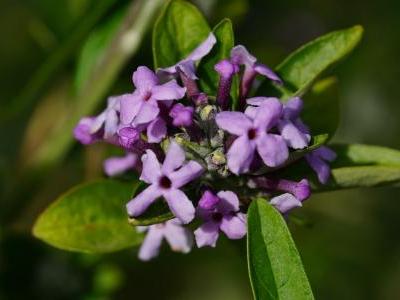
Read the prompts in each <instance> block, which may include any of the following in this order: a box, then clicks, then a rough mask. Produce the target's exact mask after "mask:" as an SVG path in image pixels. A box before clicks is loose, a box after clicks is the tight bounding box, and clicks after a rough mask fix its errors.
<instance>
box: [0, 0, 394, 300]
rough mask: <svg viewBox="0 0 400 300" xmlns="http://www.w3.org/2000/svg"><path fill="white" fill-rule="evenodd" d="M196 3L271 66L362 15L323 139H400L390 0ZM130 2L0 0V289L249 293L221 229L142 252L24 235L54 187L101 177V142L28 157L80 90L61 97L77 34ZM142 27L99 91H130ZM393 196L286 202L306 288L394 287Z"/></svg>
mask: <svg viewBox="0 0 400 300" xmlns="http://www.w3.org/2000/svg"><path fill="white" fill-rule="evenodd" d="M147 1H153V0H147ZM194 2H195V3H196V4H197V5H198V6H199V7H200V8H201V10H202V11H203V12H204V13H205V14H206V16H207V18H208V19H209V21H210V24H211V25H214V24H216V23H217V22H218V21H219V20H220V19H222V18H223V17H229V18H231V19H232V20H233V22H234V26H235V30H236V39H237V42H238V43H243V44H245V45H246V46H247V47H248V49H250V50H251V52H253V53H254V54H255V55H256V56H257V57H258V58H259V59H260V60H261V61H263V62H264V63H266V64H268V65H270V66H275V65H276V64H278V63H279V62H280V61H281V60H282V59H283V58H284V57H285V56H286V55H287V54H288V53H290V52H291V51H292V50H294V49H295V48H297V47H298V46H300V45H301V44H303V43H305V42H307V41H309V40H311V39H313V38H315V37H317V36H318V35H321V34H323V33H326V32H329V31H332V30H335V29H342V28H345V27H349V26H351V25H354V24H361V25H363V26H364V28H365V36H364V39H363V41H362V42H361V44H360V46H359V47H358V48H357V49H356V51H355V52H354V53H353V54H352V55H351V56H350V57H348V59H347V60H346V61H345V62H344V63H342V64H340V65H339V66H337V68H336V69H335V74H336V75H337V76H338V78H339V80H340V93H341V108H342V119H341V123H340V127H339V130H338V132H337V134H336V136H335V138H334V140H335V141H344V142H357V143H369V144H380V145H383V146H390V147H394V148H397V149H399V148H400V139H399V136H400V118H399V117H398V116H399V115H400V92H399V85H400V68H399V58H398V57H399V53H400V17H399V12H400V2H399V1H396V0H380V1H361V0H354V1H345V0H324V1H319V0H310V1H300V0H291V1H290V0H285V1H282V0H270V1H263V0H253V1H250V0H249V1H246V0H233V1H228V0H198V1H194ZM127 5H130V2H129V1H126V0H124V1H116V0H114V1H111V0H102V1H95V0H58V1H52V0H1V1H0V36H1V37H2V41H3V42H2V43H1V47H0V68H1V70H0V99H1V108H0V118H1V119H0V134H1V142H0V180H1V184H0V192H1V193H0V197H1V198H0V199H1V200H0V201H1V202H0V217H1V220H0V224H1V225H0V226H1V227H0V299H160V300H162V299H210V300H218V299H222V300H225V299H231V300H236V299H238V300H239V299H240V300H241V299H250V298H251V292H250V287H249V283H248V278H247V266H246V258H245V249H244V242H234V243H232V242H229V241H226V240H221V241H220V242H219V244H218V247H217V248H216V249H200V250H198V249H196V250H194V251H192V253H191V254H190V255H180V254H175V253H171V252H170V251H169V250H167V249H164V250H165V251H162V254H161V256H160V257H159V258H158V259H156V260H154V261H152V262H150V263H142V262H139V261H138V260H137V259H136V254H137V253H136V251H137V249H129V250H126V251H122V252H118V253H114V254H109V255H101V256H100V255H83V254H76V253H69V252H64V251H61V250H57V249H54V248H52V247H50V246H48V245H46V244H44V243H42V242H40V241H38V240H36V239H34V238H33V237H32V235H31V234H30V230H31V226H32V222H33V221H34V219H35V218H36V216H37V215H38V214H39V213H40V212H41V211H42V210H43V208H44V207H46V206H47V205H48V203H50V202H51V201H52V200H54V199H55V198H56V197H57V196H58V195H59V194H61V193H62V192H63V191H65V190H67V189H68V188H69V187H71V186H72V185H74V184H77V183H79V182H82V181H87V180H91V179H93V178H98V177H101V176H103V175H102V172H101V161H102V159H103V158H104V157H105V156H106V155H107V154H108V153H109V152H110V150H109V149H107V147H106V146H104V145H94V146H90V147H85V148H84V147H82V146H81V145H78V144H77V143H74V144H73V145H72V147H71V148H69V150H68V151H66V152H65V155H60V156H59V157H57V159H53V160H51V163H48V162H44V163H43V164H41V163H38V164H36V165H35V167H31V165H30V162H31V161H32V160H34V158H35V157H36V156H37V152H38V151H40V149H41V147H42V145H43V143H46V139H49V138H51V137H48V132H49V131H51V130H52V129H53V128H54V127H57V126H58V125H59V122H62V120H63V119H64V118H68V117H69V115H68V114H69V112H70V109H69V107H70V105H71V102H72V101H85V97H80V98H76V97H73V96H71V95H72V94H73V90H74V87H75V85H76V82H75V80H76V79H74V78H75V77H76V68H77V62H78V58H79V56H80V50H81V48H82V46H83V44H84V42H85V40H86V39H87V37H88V35H89V34H90V33H91V32H92V31H93V30H96V29H97V28H99V27H101V26H102V25H104V24H105V23H107V22H108V21H109V19H110V18H113V17H114V15H115V13H116V12H119V11H123V10H124V9H125V7H126V6H127ZM104 7H105V8H104ZM96 12H98V13H97V15H96ZM152 22H153V21H152ZM150 36H151V34H150V32H147V33H146V35H145V37H144V39H143V41H142V43H141V44H140V46H139V49H138V51H137V53H136V54H135V55H134V56H133V57H132V58H130V60H129V62H128V63H127V64H126V65H125V66H124V67H123V69H122V70H121V72H119V75H118V77H117V80H115V82H114V83H113V84H112V86H111V87H110V88H106V90H107V93H108V94H111V93H118V92H121V91H124V90H125V91H127V90H130V89H131V88H132V86H131V83H130V75H131V73H132V71H133V70H134V69H135V68H136V67H137V66H138V65H151V64H152V62H151V47H150V46H151V38H150ZM43 66H44V67H43ZM38 72H41V73H40V74H39V75H38ZM34 74H36V75H34ZM32 76H36V77H35V78H36V79H35V80H36V81H33V82H32V80H31V78H32ZM38 86H40V87H41V88H40V89H38V88H37V87H38ZM90 88H91V87H87V89H89V90H90ZM93 88H97V87H95V86H94V87H93ZM104 99H105V98H104ZM104 104H105V102H104V101H102V102H101V103H99V104H98V105H97V106H96V107H97V109H96V111H98V110H99V109H100V108H101V107H102V106H104ZM321 117H323V116H321ZM66 133H67V135H69V132H66ZM43 161H45V160H43ZM399 196H400V193H399V189H395V188H379V189H374V190H351V191H342V192H335V193H329V194H320V195H318V196H313V197H312V198H311V199H310V200H309V201H308V202H307V203H306V205H305V207H304V209H301V210H298V211H296V215H298V216H300V217H301V218H302V219H303V220H304V223H305V224H303V225H300V224H290V227H291V230H292V232H293V236H294V239H295V241H296V243H297V245H298V248H299V251H300V253H301V256H302V258H303V262H304V265H305V269H306V271H307V273H308V275H309V278H310V281H311V285H312V287H313V290H314V293H315V296H316V298H317V299H364V300H365V299H398V298H399V295H400V238H399V232H400V218H399V215H400V203H399V201H400V199H399Z"/></svg>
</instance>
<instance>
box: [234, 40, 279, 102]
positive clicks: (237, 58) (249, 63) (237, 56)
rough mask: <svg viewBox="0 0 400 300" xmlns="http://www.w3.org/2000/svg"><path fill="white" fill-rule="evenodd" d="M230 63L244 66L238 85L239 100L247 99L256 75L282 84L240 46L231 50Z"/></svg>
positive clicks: (271, 72) (270, 71)
mask: <svg viewBox="0 0 400 300" xmlns="http://www.w3.org/2000/svg"><path fill="white" fill-rule="evenodd" d="M231 61H232V63H234V64H236V65H244V73H243V77H242V81H241V84H240V98H241V99H242V101H243V100H244V99H245V98H246V97H247V95H248V93H249V91H250V89H251V87H252V84H253V81H254V79H255V77H256V75H257V74H260V75H263V76H265V77H267V78H268V79H271V80H272V81H275V82H277V83H279V84H282V80H281V79H280V78H279V77H278V76H277V75H276V74H275V73H274V72H273V71H272V70H271V69H270V68H268V67H267V66H266V65H263V64H261V63H259V62H257V59H256V58H255V57H254V56H253V55H251V54H250V53H249V52H248V51H247V49H246V48H245V47H244V46H242V45H238V46H236V47H233V48H232V50H231ZM243 104H244V103H242V105H243Z"/></svg>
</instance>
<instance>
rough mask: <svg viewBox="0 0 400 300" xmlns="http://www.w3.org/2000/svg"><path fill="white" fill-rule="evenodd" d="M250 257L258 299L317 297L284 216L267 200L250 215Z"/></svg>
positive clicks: (255, 202)
mask: <svg viewBox="0 0 400 300" xmlns="http://www.w3.org/2000/svg"><path fill="white" fill-rule="evenodd" d="M247 220H248V233H247V259H248V265H249V275H250V281H251V286H252V289H253V295H254V298H255V299H257V300H258V299H262V300H268V299H274V300H275V299H296V300H302V299H314V297H313V294H312V290H311V287H310V284H309V282H308V279H307V276H306V273H305V272H304V269H303V265H302V262H301V259H300V255H299V253H298V251H297V249H296V246H295V244H294V242H293V239H292V237H291V235H290V232H289V229H288V228H287V226H286V222H285V220H284V219H283V217H282V215H281V214H280V213H279V212H278V211H277V210H276V209H275V208H273V207H272V206H271V205H270V204H269V203H268V202H267V200H265V199H256V200H253V201H252V203H251V204H250V207H249V210H248V215H247Z"/></svg>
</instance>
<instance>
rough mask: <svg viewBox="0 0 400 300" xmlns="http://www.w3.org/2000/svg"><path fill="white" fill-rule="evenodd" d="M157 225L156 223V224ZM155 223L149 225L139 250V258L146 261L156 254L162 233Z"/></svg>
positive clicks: (158, 250)
mask: <svg viewBox="0 0 400 300" xmlns="http://www.w3.org/2000/svg"><path fill="white" fill-rule="evenodd" d="M157 225H158V224H157ZM157 225H153V226H150V228H149V230H148V231H147V235H146V237H145V238H144V240H143V243H142V246H141V247H140V250H139V259H140V260H143V261H148V260H150V259H152V258H154V257H156V256H157V255H158V253H159V252H160V247H161V242H162V240H163V237H164V234H163V230H162V228H161V229H160V228H159V227H157Z"/></svg>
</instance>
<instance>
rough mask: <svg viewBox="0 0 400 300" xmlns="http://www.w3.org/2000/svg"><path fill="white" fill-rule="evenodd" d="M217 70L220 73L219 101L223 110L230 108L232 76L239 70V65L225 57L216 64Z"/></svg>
mask: <svg viewBox="0 0 400 300" xmlns="http://www.w3.org/2000/svg"><path fill="white" fill-rule="evenodd" d="M214 68H215V71H217V72H218V74H219V84H218V93H217V103H218V104H219V106H220V107H221V109H222V110H226V109H227V108H228V99H229V94H230V91H231V85H232V77H233V75H235V74H236V73H237V72H239V66H238V65H236V64H233V63H232V62H231V61H229V60H227V59H224V60H221V61H220V62H219V63H217V64H216V65H215V67H214Z"/></svg>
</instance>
